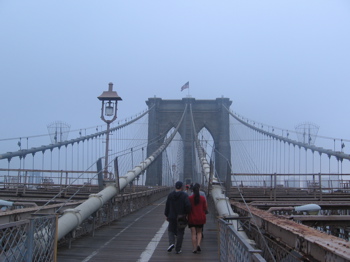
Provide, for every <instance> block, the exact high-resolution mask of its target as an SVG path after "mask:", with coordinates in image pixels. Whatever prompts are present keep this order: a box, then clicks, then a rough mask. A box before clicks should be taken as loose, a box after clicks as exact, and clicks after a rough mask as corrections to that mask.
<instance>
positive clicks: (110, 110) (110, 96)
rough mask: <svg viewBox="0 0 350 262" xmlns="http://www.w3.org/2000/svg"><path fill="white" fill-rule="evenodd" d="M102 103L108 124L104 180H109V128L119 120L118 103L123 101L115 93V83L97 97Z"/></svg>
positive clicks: (102, 110) (103, 117) (103, 114)
mask: <svg viewBox="0 0 350 262" xmlns="http://www.w3.org/2000/svg"><path fill="white" fill-rule="evenodd" d="M97 98H98V99H99V100H100V101H102V107H101V119H102V120H103V121H104V122H105V123H106V124H107V133H106V154H105V166H104V179H107V178H108V150H109V132H110V130H109V127H110V124H111V123H112V122H113V121H114V120H116V119H117V103H118V100H122V98H121V97H120V96H118V94H117V92H116V91H113V83H109V84H108V91H104V92H103V93H102V95H100V96H99V97H97Z"/></svg>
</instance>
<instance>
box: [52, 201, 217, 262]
mask: <svg viewBox="0 0 350 262" xmlns="http://www.w3.org/2000/svg"><path fill="white" fill-rule="evenodd" d="M165 200H166V198H163V199H161V200H159V201H157V202H156V203H154V204H153V205H150V206H147V207H145V208H143V209H141V210H139V211H136V212H134V213H132V214H130V215H128V216H126V217H124V218H122V219H121V220H118V221H115V222H113V223H112V224H111V225H110V226H104V227H102V228H100V229H98V230H96V232H95V236H85V237H82V238H80V239H77V240H75V241H73V242H72V246H71V249H68V246H63V247H60V248H59V249H58V256H57V261H58V262H77V261H84V262H97V261H123V262H127V261H130V262H131V261H132V262H134V261H140V262H147V261H150V262H160V261H162V262H163V261H204V262H205V261H218V260H219V255H218V254H219V253H218V231H217V224H216V222H215V216H214V211H213V210H212V208H211V207H210V214H208V215H207V224H206V225H205V226H204V239H203V241H202V245H201V248H202V252H201V253H199V254H193V253H192V244H191V233H190V229H189V228H186V230H185V236H184V241H183V245H182V253H181V254H175V251H174V250H173V251H172V252H167V248H168V231H167V224H168V222H166V221H165V216H164V208H165ZM154 247H155V249H154ZM153 249H154V252H153Z"/></svg>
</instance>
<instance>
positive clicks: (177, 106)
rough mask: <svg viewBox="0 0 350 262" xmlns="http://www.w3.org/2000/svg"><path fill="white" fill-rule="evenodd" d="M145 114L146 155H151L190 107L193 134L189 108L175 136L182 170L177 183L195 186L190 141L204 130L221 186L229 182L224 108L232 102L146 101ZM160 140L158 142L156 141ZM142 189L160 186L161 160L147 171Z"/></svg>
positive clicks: (227, 136)
mask: <svg viewBox="0 0 350 262" xmlns="http://www.w3.org/2000/svg"><path fill="white" fill-rule="evenodd" d="M146 104H147V105H148V108H152V109H151V110H150V112H149V120H148V146H147V155H148V156H149V155H150V154H152V153H153V152H154V151H155V150H156V149H157V148H159V146H160V145H161V144H162V143H163V142H164V136H165V135H166V134H167V133H168V132H169V130H170V129H171V128H173V127H176V125H177V123H178V122H179V120H180V119H181V116H182V114H183V111H184V109H185V107H186V104H188V105H191V106H192V112H193V118H194V123H195V129H196V130H195V133H193V128H192V121H191V115H190V107H189V106H188V107H187V112H186V114H185V118H184V122H183V123H182V124H181V126H180V128H179V133H180V135H181V137H182V139H183V141H184V153H183V156H184V168H183V169H184V170H179V171H178V172H179V174H180V180H182V181H184V179H185V178H191V179H192V181H194V182H199V181H198V180H196V179H197V177H195V174H194V172H193V170H194V168H193V166H194V165H195V161H196V159H194V156H195V153H194V150H196V149H195V147H194V137H195V136H197V135H198V132H199V131H200V130H201V129H202V128H204V127H205V128H206V129H207V130H208V131H209V133H210V134H211V136H212V137H213V140H214V143H215V149H216V152H215V168H216V172H217V174H218V175H219V177H220V180H221V181H222V182H226V179H227V178H229V179H230V176H229V175H230V173H231V170H230V164H231V146H230V132H229V131H230V124H229V113H228V112H227V110H226V109H225V108H224V107H226V108H228V109H229V108H230V105H231V104H232V101H230V100H229V99H228V98H217V99H215V100H196V99H194V98H183V99H182V100H163V99H161V98H149V99H148V101H146ZM160 138H161V139H160ZM146 185H150V186H152V185H162V157H161V156H159V157H158V158H157V160H156V161H155V162H154V163H152V164H151V165H150V166H149V168H148V171H147V177H146Z"/></svg>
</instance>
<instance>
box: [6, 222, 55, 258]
mask: <svg viewBox="0 0 350 262" xmlns="http://www.w3.org/2000/svg"><path fill="white" fill-rule="evenodd" d="M56 223H57V217H56V216H55V215H46V216H40V217H33V218H30V219H26V220H22V221H18V222H13V223H8V224H2V225H0V261H1V262H14V261H25V262H31V261H36V262H39V261H40V262H41V261H56V243H57V241H56Z"/></svg>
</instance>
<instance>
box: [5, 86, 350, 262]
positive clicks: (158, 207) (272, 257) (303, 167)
mask: <svg viewBox="0 0 350 262" xmlns="http://www.w3.org/2000/svg"><path fill="white" fill-rule="evenodd" d="M98 99H99V100H100V102H101V104H102V106H101V118H102V120H103V122H104V125H101V126H97V127H96V126H95V127H90V128H86V129H79V130H69V127H68V126H66V125H64V124H63V123H54V124H53V125H51V126H50V128H49V134H48V135H47V136H28V137H22V138H17V139H13V140H8V139H0V144H1V147H0V148H10V150H8V152H0V199H1V200H0V205H1V212H0V221H1V222H0V232H1V233H0V238H1V254H0V261H179V260H185V259H187V260H189V259H191V261H350V244H349V242H348V241H349V239H350V235H349V233H350V227H349V221H350V214H349V212H350V203H349V195H350V165H349V160H350V155H348V154H346V153H345V152H344V150H345V148H344V145H345V144H344V143H346V142H347V141H345V140H340V139H333V138H322V137H318V136H317V127H316V126H314V125H312V124H311V123H305V124H302V125H300V126H298V128H296V129H295V130H286V129H281V128H277V127H274V126H270V125H266V124H263V123H259V122H258V121H257V120H252V119H247V118H245V117H244V116H241V115H239V114H237V113H236V112H234V111H232V109H231V103H232V102H231V100H230V99H229V98H224V97H221V98H216V99H213V100H197V99H195V98H193V97H189V96H188V97H186V98H183V99H181V100H171V99H169V100H167V99H162V98H157V97H153V98H149V99H148V100H147V101H146V105H147V106H146V109H145V110H144V111H142V112H140V113H138V114H136V115H133V116H131V117H128V118H126V119H122V120H120V119H118V118H117V103H118V101H119V100H121V98H120V97H119V96H118V95H117V93H116V92H115V91H113V85H112V84H111V83H110V85H109V89H108V91H105V92H103V93H102V95H101V96H99V97H98ZM96 102H97V101H96ZM330 135H331V134H330ZM11 147H12V150H11ZM178 180H180V181H183V182H184V183H185V184H191V183H200V184H201V188H202V189H203V190H204V191H205V193H206V195H207V199H208V203H209V207H210V210H209V214H208V215H207V220H208V223H207V224H206V225H205V226H204V239H203V247H202V249H203V250H202V252H201V254H196V255H194V254H192V252H191V244H190V233H189V231H186V233H185V240H184V245H183V250H182V251H183V252H182V253H181V254H175V253H172V254H169V253H168V252H167V251H166V249H167V234H166V230H167V229H166V228H167V222H166V221H165V217H164V201H165V199H166V196H167V195H168V194H169V193H170V192H171V191H172V190H174V184H175V182H176V181H178Z"/></svg>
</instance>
